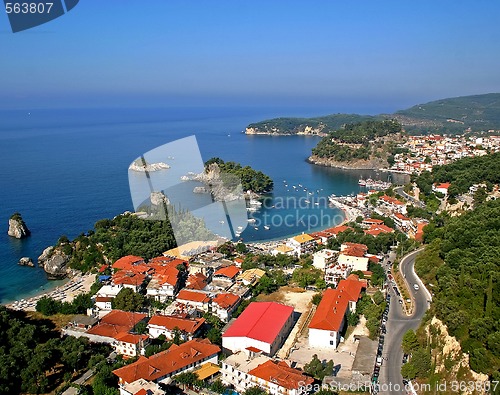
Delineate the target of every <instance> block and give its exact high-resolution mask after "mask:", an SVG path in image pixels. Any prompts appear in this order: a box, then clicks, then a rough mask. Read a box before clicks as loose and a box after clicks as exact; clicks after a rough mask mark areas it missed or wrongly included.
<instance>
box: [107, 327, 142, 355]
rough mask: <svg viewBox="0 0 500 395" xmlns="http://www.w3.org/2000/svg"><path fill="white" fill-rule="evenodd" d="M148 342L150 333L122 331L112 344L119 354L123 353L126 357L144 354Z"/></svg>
mask: <svg viewBox="0 0 500 395" xmlns="http://www.w3.org/2000/svg"><path fill="white" fill-rule="evenodd" d="M148 344H149V336H148V335H139V334H133V333H127V332H122V333H119V334H118V335H116V336H115V341H114V342H113V344H112V346H113V349H114V350H115V352H116V353H117V354H120V355H123V356H124V357H126V358H133V357H136V356H138V355H141V354H144V351H145V347H146V346H147V345H148Z"/></svg>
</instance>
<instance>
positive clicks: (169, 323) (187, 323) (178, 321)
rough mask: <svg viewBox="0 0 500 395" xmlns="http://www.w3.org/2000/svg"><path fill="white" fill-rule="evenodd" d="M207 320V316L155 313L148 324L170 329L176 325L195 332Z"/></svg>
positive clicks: (187, 331)
mask: <svg viewBox="0 0 500 395" xmlns="http://www.w3.org/2000/svg"><path fill="white" fill-rule="evenodd" d="M204 322H205V318H193V319H191V318H179V317H173V316H168V315H154V316H152V317H151V319H150V320H149V323H148V325H157V326H161V327H163V328H166V329H168V330H174V329H175V328H176V327H177V328H179V329H180V330H181V331H184V332H186V333H190V334H193V333H195V332H196V331H197V330H198V329H199V328H200V327H201V326H202V325H203V323H204Z"/></svg>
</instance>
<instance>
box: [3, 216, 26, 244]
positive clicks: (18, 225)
mask: <svg viewBox="0 0 500 395" xmlns="http://www.w3.org/2000/svg"><path fill="white" fill-rule="evenodd" d="M7 234H8V235H9V236H11V237H15V238H16V239H23V238H25V237H28V236H29V235H30V234H31V232H30V230H29V229H28V227H27V226H26V223H25V222H24V221H23V218H22V217H21V214H19V213H14V214H13V215H12V216H11V217H10V219H9V230H8V231H7Z"/></svg>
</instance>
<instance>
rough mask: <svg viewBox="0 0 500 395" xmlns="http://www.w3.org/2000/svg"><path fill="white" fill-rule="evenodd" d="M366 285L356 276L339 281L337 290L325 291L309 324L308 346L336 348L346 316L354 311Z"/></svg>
mask: <svg viewBox="0 0 500 395" xmlns="http://www.w3.org/2000/svg"><path fill="white" fill-rule="evenodd" d="M363 288H366V283H365V282H362V281H359V279H358V276H355V275H350V276H349V277H348V278H347V280H342V281H340V283H339V285H338V287H337V289H331V288H329V289H327V290H326V291H325V292H324V293H323V298H322V299H321V302H320V303H319V305H318V308H317V309H316V312H315V313H314V316H313V317H312V319H311V322H310V323H309V346H311V347H319V348H337V346H338V344H339V342H340V340H341V337H342V333H343V331H344V328H345V326H346V316H347V314H348V313H349V312H354V311H356V303H357V301H358V299H359V297H360V294H361V290H362V289H363Z"/></svg>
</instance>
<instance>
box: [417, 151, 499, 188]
mask: <svg viewBox="0 0 500 395" xmlns="http://www.w3.org/2000/svg"><path fill="white" fill-rule="evenodd" d="M435 182H450V183H451V186H450V188H449V189H448V194H449V195H450V196H456V195H458V194H462V193H466V192H468V191H469V188H470V187H471V186H472V185H474V184H480V183H485V184H486V185H487V187H488V188H489V189H491V187H492V185H494V184H499V183H500V152H497V153H494V154H490V155H485V156H479V157H475V158H464V159H460V160H457V161H455V162H453V163H450V164H448V165H443V166H435V167H434V168H433V169H432V173H429V172H424V173H422V174H421V175H420V176H418V177H417V178H416V183H417V185H418V187H419V188H420V190H421V192H422V193H424V194H426V195H428V194H429V193H430V192H431V189H432V184H433V183H435Z"/></svg>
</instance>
